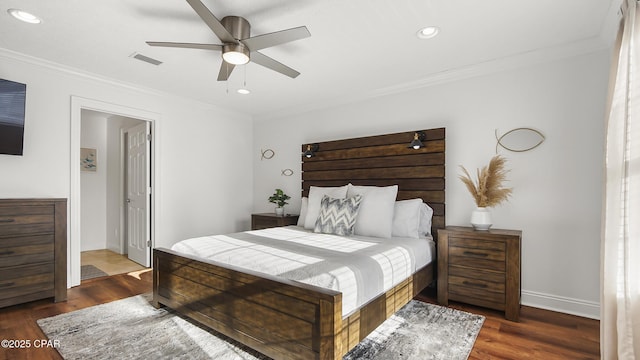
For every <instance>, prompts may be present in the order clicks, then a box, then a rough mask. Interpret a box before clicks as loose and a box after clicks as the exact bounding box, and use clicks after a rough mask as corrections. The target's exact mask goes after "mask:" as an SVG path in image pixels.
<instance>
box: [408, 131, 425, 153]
mask: <svg viewBox="0 0 640 360" xmlns="http://www.w3.org/2000/svg"><path fill="white" fill-rule="evenodd" d="M426 139H427V134H425V133H424V131H416V132H415V133H414V134H413V141H411V144H409V146H407V148H409V149H416V150H418V149H420V148H421V147H424V144H423V143H422V142H423V141H425V140H426Z"/></svg>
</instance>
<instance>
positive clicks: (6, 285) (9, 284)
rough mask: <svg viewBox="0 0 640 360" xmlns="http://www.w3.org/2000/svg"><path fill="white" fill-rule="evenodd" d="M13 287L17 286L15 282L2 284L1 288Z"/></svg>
mask: <svg viewBox="0 0 640 360" xmlns="http://www.w3.org/2000/svg"><path fill="white" fill-rule="evenodd" d="M13 285H15V283H14V282H10V283H4V284H0V288H7V287H10V286H13Z"/></svg>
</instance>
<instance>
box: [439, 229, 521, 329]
mask: <svg viewBox="0 0 640 360" xmlns="http://www.w3.org/2000/svg"><path fill="white" fill-rule="evenodd" d="M521 241H522V231H519V230H500V229H490V230H488V231H475V230H474V229H473V228H470V227H460V226H447V227H446V228H445V229H440V230H438V303H440V304H441V305H448V304H449V300H454V301H460V302H464V303H468V304H473V305H478V306H484V307H488V308H492V309H496V310H501V311H504V312H505V318H507V319H508V320H512V321H518V319H519V317H520V261H521V260H520V259H521V250H520V249H521Z"/></svg>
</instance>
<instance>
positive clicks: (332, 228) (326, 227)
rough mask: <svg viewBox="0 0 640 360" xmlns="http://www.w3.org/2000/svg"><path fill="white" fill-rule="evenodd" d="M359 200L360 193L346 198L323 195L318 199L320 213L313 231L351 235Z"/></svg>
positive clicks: (360, 199)
mask: <svg viewBox="0 0 640 360" xmlns="http://www.w3.org/2000/svg"><path fill="white" fill-rule="evenodd" d="M361 202H362V195H356V196H352V197H349V198H346V199H335V198H332V197H329V196H327V195H324V196H323V197H322V200H321V201H320V215H318V219H317V220H316V226H315V228H314V229H313V231H314V232H317V233H323V234H335V235H342V236H348V235H352V234H353V227H354V225H355V224H356V218H357V217H358V209H360V203H361Z"/></svg>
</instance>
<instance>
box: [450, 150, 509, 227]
mask: <svg viewBox="0 0 640 360" xmlns="http://www.w3.org/2000/svg"><path fill="white" fill-rule="evenodd" d="M505 163H506V159H505V158H503V157H501V156H500V155H496V156H494V157H493V158H492V159H491V161H490V162H489V165H488V166H485V167H483V168H482V170H480V169H478V172H477V181H474V180H473V178H471V175H470V174H469V172H468V171H467V169H465V168H464V167H463V166H460V167H461V168H462V171H463V173H464V174H463V175H460V176H459V178H460V180H462V182H463V183H464V185H465V186H466V187H467V189H468V190H469V192H470V193H471V195H472V196H473V200H474V201H475V203H476V206H477V208H476V209H475V210H474V211H473V212H472V213H471V225H473V227H474V228H475V229H476V230H489V228H490V227H491V225H492V224H491V213H490V212H489V210H488V209H487V208H489V207H493V206H496V205H499V204H500V203H502V202H504V201H506V200H507V199H508V198H509V196H511V192H512V191H513V190H512V189H510V188H504V187H503V186H502V183H503V182H505V181H506V178H507V172H508V170H506V169H505V166H504V165H505Z"/></svg>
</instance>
